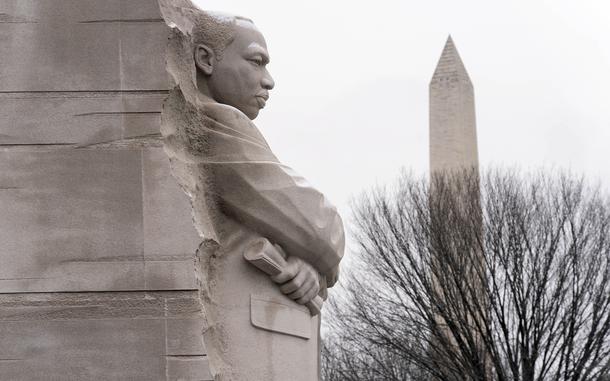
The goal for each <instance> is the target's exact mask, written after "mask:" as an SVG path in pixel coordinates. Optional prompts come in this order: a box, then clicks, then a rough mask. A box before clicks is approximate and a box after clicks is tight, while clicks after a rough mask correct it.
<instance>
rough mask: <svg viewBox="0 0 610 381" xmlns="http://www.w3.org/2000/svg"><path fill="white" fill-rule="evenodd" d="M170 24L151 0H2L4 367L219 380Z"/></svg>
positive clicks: (80, 376) (97, 376) (5, 371)
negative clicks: (169, 117) (179, 152)
mask: <svg viewBox="0 0 610 381" xmlns="http://www.w3.org/2000/svg"><path fill="white" fill-rule="evenodd" d="M167 31H168V30H167V27H166V26H165V24H164V23H163V22H162V20H161V15H160V13H159V7H158V5H157V2H156V1H155V0H3V1H0V34H1V35H2V38H0V56H2V60H1V62H0V216H2V218H0V241H2V245H1V246H0V263H2V266H0V337H1V338H2V340H0V380H11V381H13V380H23V381H26V380H27V381H32V380H35V381H36V380H41V381H42V380H45V381H46V380H75V381H76V380H78V381H81V380H113V381H114V380H142V381H150V380H166V381H168V380H178V379H181V380H184V379H191V378H189V377H190V376H189V375H192V374H193V373H194V372H197V373H198V374H199V375H200V377H199V378H197V379H199V380H207V379H211V378H210V377H208V376H206V374H208V375H209V371H207V353H206V350H205V347H204V345H203V342H202V340H201V330H202V327H203V320H202V319H203V318H202V314H201V309H200V303H199V300H198V298H197V293H196V291H193V290H194V289H195V288H196V283H195V278H194V271H193V269H194V253H195V251H196V249H197V247H198V245H199V241H200V239H199V238H198V236H197V234H196V231H195V229H194V228H193V226H192V222H191V217H190V211H189V210H190V209H189V205H188V200H187V198H186V197H185V196H184V195H183V194H181V192H180V190H179V188H178V186H177V185H176V184H175V181H174V180H173V179H172V178H171V175H170V169H169V162H168V160H167V157H166V156H165V154H164V153H163V151H162V148H161V140H160V134H159V123H160V115H161V106H162V101H163V99H164V98H165V97H166V95H167V93H168V76H167V73H166V72H165V67H164V50H165V44H166V41H167V38H166V34H167ZM206 372H207V373H206Z"/></svg>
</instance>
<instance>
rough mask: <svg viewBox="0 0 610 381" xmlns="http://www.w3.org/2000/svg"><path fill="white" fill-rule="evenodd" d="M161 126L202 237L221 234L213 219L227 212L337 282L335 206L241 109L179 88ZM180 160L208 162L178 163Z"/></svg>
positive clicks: (339, 226) (339, 230)
mask: <svg viewBox="0 0 610 381" xmlns="http://www.w3.org/2000/svg"><path fill="white" fill-rule="evenodd" d="M162 134H163V136H164V139H165V149H166V152H167V153H168V155H169V156H170V159H171V160H172V167H173V169H174V171H173V173H174V176H176V177H177V178H178V181H179V183H180V185H181V186H182V188H183V190H184V191H185V192H186V193H187V194H188V195H189V196H190V197H191V202H192V204H193V212H194V219H195V223H196V225H197V226H198V227H199V228H200V232H199V233H200V234H201V235H202V236H203V237H205V238H207V239H212V240H216V241H220V240H221V238H220V237H221V236H222V234H221V232H220V231H219V229H222V226H221V224H219V223H218V221H220V220H222V219H223V218H231V219H233V220H234V221H236V222H237V223H239V224H243V225H245V226H246V227H247V228H249V229H250V230H252V231H254V232H256V233H258V234H260V235H261V236H262V237H265V238H267V239H269V240H270V241H271V242H272V243H275V244H278V245H280V246H281V247H282V248H283V249H284V251H285V252H286V253H287V254H288V255H295V256H297V257H299V258H301V259H303V260H305V261H307V262H308V263H310V264H311V265H312V266H313V267H314V268H316V269H317V270H318V271H319V273H320V274H322V275H323V276H324V277H325V279H326V283H327V285H328V286H332V285H333V284H334V283H335V281H336V279H337V275H338V268H339V262H340V260H341V258H342V256H343V251H344V245H345V236H344V229H343V223H342V221H341V218H340V216H339V214H338V213H337V210H336V208H335V207H334V206H333V205H331V204H330V203H329V202H328V200H327V199H326V197H325V196H324V195H323V194H322V193H320V192H319V191H318V190H316V189H315V188H313V187H312V186H311V185H310V184H309V183H308V182H307V181H306V180H305V179H304V178H303V177H301V176H299V175H298V174H297V173H296V172H295V171H293V170H292V169H291V168H289V167H288V166H286V165H284V164H282V163H281V162H280V161H279V160H278V159H277V158H276V157H275V155H274V154H273V152H272V151H271V149H270V147H269V145H268V144H267V142H266V141H265V139H264V137H263V136H262V134H261V133H260V131H259V130H258V128H257V127H256V126H255V125H254V123H253V122H252V121H251V120H250V119H249V118H248V117H247V116H246V115H244V114H243V113H242V112H241V111H239V110H237V109H235V108H233V107H231V106H228V105H223V104H219V103H215V102H213V101H211V100H210V101H209V102H202V103H200V104H199V105H198V106H197V107H195V106H194V105H192V104H190V103H189V102H188V101H186V100H185V99H184V96H183V95H182V93H181V91H180V89H179V88H176V89H174V90H172V92H171V93H170V96H169V97H168V99H167V100H166V103H165V106H164V111H163V122H162ZM179 163H182V164H185V163H186V164H187V167H188V164H190V165H192V166H195V165H196V166H198V168H202V167H205V170H198V173H193V172H194V170H192V169H188V168H186V167H185V168H182V169H181V170H178V169H177V168H176V166H178V165H180V164H179ZM181 173H182V174H183V176H181V175H180V174H181ZM202 176H204V177H205V178H201V177H202ZM181 177H182V178H181ZM194 178H198V179H197V181H193V179H194ZM201 184H205V187H206V189H205V190H204V192H201V191H202V190H201V189H197V188H198V187H201ZM201 193H204V194H203V195H201ZM196 204H198V205H196ZM218 243H219V244H220V245H222V244H223V243H222V242H218Z"/></svg>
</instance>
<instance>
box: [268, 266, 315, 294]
mask: <svg viewBox="0 0 610 381" xmlns="http://www.w3.org/2000/svg"><path fill="white" fill-rule="evenodd" d="M271 279H272V280H273V281H274V282H276V283H278V284H280V291H282V293H283V294H285V295H287V296H288V297H289V298H290V299H292V300H294V301H295V302H297V303H299V304H306V303H307V302H309V301H311V300H312V299H313V298H314V297H315V296H316V295H318V292H320V279H319V275H318V272H317V271H316V269H314V268H313V267H312V266H311V265H310V264H309V263H307V262H305V261H303V260H302V259H300V258H297V257H289V258H288V260H287V265H286V267H285V268H284V271H282V272H281V273H280V274H278V275H276V276H273V277H271Z"/></svg>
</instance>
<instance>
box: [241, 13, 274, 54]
mask: <svg viewBox="0 0 610 381" xmlns="http://www.w3.org/2000/svg"><path fill="white" fill-rule="evenodd" d="M236 29H237V33H238V35H239V37H238V38H237V39H238V40H239V42H238V44H237V45H238V49H248V50H261V51H263V52H264V53H266V54H268V53H267V42H266V41H265V37H264V36H263V34H262V33H261V32H260V31H259V30H258V28H257V27H256V26H255V25H254V24H253V23H251V22H250V21H247V20H243V21H242V23H239V20H238V23H237V24H236Z"/></svg>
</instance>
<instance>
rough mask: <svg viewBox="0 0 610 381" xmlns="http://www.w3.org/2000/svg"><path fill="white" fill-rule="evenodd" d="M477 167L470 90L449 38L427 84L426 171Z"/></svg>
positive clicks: (462, 66)
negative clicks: (428, 138) (427, 135)
mask: <svg viewBox="0 0 610 381" xmlns="http://www.w3.org/2000/svg"><path fill="white" fill-rule="evenodd" d="M477 166H478V150H477V134H476V120H475V109H474V90H473V87H472V82H471V81H470V77H469V76H468V73H467V72H466V69H465V68H464V64H463V63H462V59H461V58H460V56H459V54H458V52H457V49H456V48H455V44H454V43H453V40H452V39H451V36H450V37H449V38H448V39H447V43H446V44H445V48H444V49H443V53H442V54H441V58H440V59H439V61H438V64H437V66H436V70H435V72H434V75H433V76H432V80H431V81H430V171H431V172H435V171H445V170H450V169H457V168H469V167H477Z"/></svg>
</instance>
